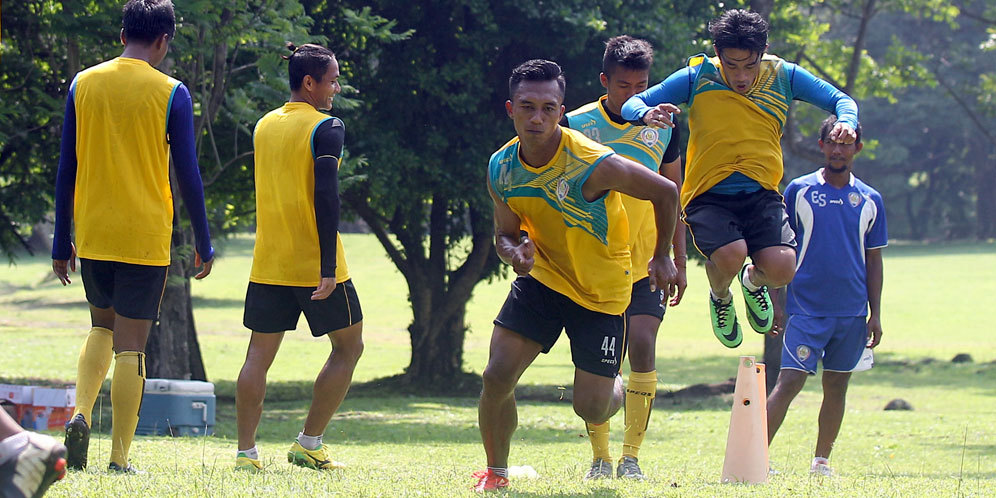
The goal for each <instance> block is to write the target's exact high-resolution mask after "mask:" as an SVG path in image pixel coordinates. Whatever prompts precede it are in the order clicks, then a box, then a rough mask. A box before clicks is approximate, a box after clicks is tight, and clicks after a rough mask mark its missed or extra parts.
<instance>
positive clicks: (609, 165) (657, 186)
mask: <svg viewBox="0 0 996 498" xmlns="http://www.w3.org/2000/svg"><path fill="white" fill-rule="evenodd" d="M609 190H615V191H617V192H621V193H623V194H626V195H629V196H631V197H635V198H637V199H643V200H647V201H650V202H651V203H653V205H654V217H655V218H656V224H657V247H656V249H654V257H653V258H652V259H651V260H650V263H649V264H648V267H647V270H648V273H649V274H650V288H651V290H657V289H666V290H667V295H668V296H674V295H676V293H677V280H678V271H677V269H676V268H675V267H674V261H672V260H671V239H672V238H674V226H675V223H677V221H678V189H677V187H676V186H675V184H674V182H672V181H671V180H668V179H667V178H665V177H663V176H661V175H659V174H654V172H653V171H650V170H649V169H647V168H645V167H643V166H641V165H639V164H637V163H635V162H633V161H631V160H629V159H626V158H624V157H622V156H620V155H619V154H613V155H611V156H609V157H606V158H605V159H603V160H602V162H600V163H598V166H597V167H595V170H594V171H592V173H591V176H589V177H588V180H587V181H585V182H584V185H583V186H582V187H581V195H583V196H584V198H585V199H586V200H588V201H593V200H595V199H598V198H599V197H601V196H603V195H605V194H606V193H607V192H608V191H609Z"/></svg>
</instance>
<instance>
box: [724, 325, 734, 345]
mask: <svg viewBox="0 0 996 498" xmlns="http://www.w3.org/2000/svg"><path fill="white" fill-rule="evenodd" d="M723 339H726V340H727V341H730V342H733V341H735V340H737V325H736V324H733V329H732V330H730V333H729V334H723Z"/></svg>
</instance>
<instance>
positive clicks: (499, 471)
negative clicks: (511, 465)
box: [488, 467, 508, 479]
mask: <svg viewBox="0 0 996 498" xmlns="http://www.w3.org/2000/svg"><path fill="white" fill-rule="evenodd" d="M488 470H490V471H491V473H492V474H494V475H496V476H501V477H504V478H505V479H508V467H488Z"/></svg>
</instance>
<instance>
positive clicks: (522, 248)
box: [488, 181, 536, 275]
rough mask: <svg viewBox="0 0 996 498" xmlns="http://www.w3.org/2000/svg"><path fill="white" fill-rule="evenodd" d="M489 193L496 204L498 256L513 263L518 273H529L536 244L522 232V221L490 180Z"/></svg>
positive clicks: (496, 246)
mask: <svg viewBox="0 0 996 498" xmlns="http://www.w3.org/2000/svg"><path fill="white" fill-rule="evenodd" d="M488 193H489V194H491V200H492V201H494V205H495V215H494V217H495V248H496V250H497V251H498V257H499V258H501V260H502V261H504V262H505V263H507V264H509V265H512V270H514V271H515V273H516V274H517V275H528V274H529V271H530V270H532V269H533V262H534V260H533V256H534V255H535V254H536V246H535V245H533V242H532V241H531V240H529V236H528V234H523V233H522V232H521V224H522V221H521V220H520V219H519V216H518V215H516V214H515V213H514V212H513V211H512V209H511V208H509V207H508V204H505V202H504V201H502V200H501V199H499V198H498V194H496V193H495V191H494V188H493V187H492V186H491V182H490V181H489V182H488Z"/></svg>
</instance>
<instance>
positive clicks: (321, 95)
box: [312, 58, 342, 111]
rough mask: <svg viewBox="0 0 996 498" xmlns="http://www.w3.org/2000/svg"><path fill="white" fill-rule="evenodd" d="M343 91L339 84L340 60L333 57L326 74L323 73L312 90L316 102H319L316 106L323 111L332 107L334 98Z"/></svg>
mask: <svg viewBox="0 0 996 498" xmlns="http://www.w3.org/2000/svg"><path fill="white" fill-rule="evenodd" d="M341 91H342V87H341V86H339V61H337V60H335V58H333V59H332V63H331V64H329V67H328V69H326V70H325V74H323V75H322V79H321V81H318V82H316V84H315V87H314V89H313V90H312V94H313V96H314V102H317V103H318V104H319V105H316V106H315V107H317V108H318V109H320V110H323V111H328V110H330V109H332V99H334V98H335V96H336V95H338V94H339V92H341Z"/></svg>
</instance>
